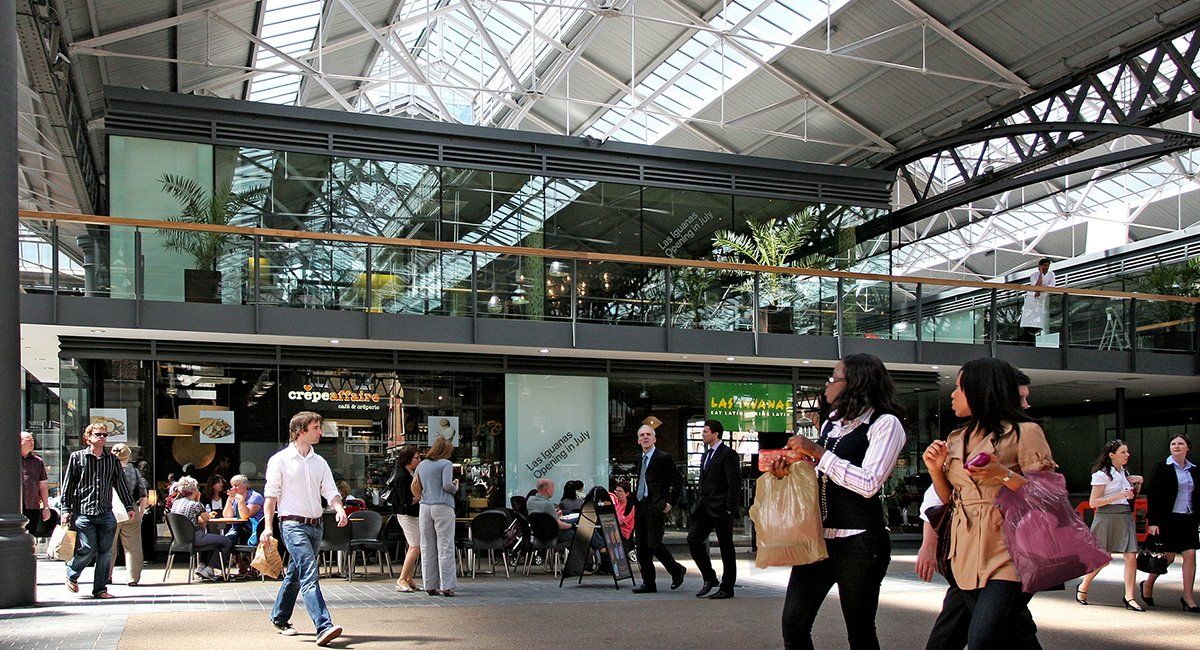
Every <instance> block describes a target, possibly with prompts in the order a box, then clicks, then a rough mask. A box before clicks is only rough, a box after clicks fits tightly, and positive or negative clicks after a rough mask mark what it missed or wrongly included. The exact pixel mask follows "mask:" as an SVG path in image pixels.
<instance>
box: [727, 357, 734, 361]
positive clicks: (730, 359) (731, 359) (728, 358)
mask: <svg viewBox="0 0 1200 650" xmlns="http://www.w3.org/2000/svg"><path fill="white" fill-rule="evenodd" d="M725 360H726V361H737V357H725Z"/></svg>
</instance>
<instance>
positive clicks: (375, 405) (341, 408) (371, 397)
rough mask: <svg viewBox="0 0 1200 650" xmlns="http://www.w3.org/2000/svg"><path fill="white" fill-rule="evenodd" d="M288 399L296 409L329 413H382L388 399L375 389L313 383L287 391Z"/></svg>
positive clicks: (376, 414)
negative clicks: (332, 388)
mask: <svg viewBox="0 0 1200 650" xmlns="http://www.w3.org/2000/svg"><path fill="white" fill-rule="evenodd" d="M285 396H286V397H287V399H288V400H289V401H290V402H292V404H290V405H289V406H291V407H292V408H293V409H296V410H309V411H316V412H318V413H322V414H329V413H357V414H361V415H364V416H365V415H375V416H378V415H379V414H381V413H382V411H383V407H384V406H386V403H387V401H386V399H384V398H382V397H380V396H379V394H378V393H375V392H374V391H366V390H328V389H323V388H322V387H320V386H314V385H312V384H307V383H306V384H303V385H301V386H298V387H297V390H290V391H287V393H286V394H285Z"/></svg>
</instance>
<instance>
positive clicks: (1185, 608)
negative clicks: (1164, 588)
mask: <svg viewBox="0 0 1200 650" xmlns="http://www.w3.org/2000/svg"><path fill="white" fill-rule="evenodd" d="M1179 604H1180V605H1183V611H1185V612H1200V607H1192V606H1191V605H1189V604H1187V601H1186V600H1184V599H1182V598H1180V599H1179Z"/></svg>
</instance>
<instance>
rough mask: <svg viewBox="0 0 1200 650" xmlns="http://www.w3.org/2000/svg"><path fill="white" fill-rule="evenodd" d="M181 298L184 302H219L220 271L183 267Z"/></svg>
mask: <svg viewBox="0 0 1200 650" xmlns="http://www.w3.org/2000/svg"><path fill="white" fill-rule="evenodd" d="M183 299H184V301H186V302H212V303H219V302H221V272H220V271H209V270H207V269H184V270H183Z"/></svg>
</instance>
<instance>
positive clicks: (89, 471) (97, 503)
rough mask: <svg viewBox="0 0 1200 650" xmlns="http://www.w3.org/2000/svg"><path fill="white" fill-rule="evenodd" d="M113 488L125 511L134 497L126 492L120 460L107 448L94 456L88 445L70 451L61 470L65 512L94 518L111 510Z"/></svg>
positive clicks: (127, 487)
mask: <svg viewBox="0 0 1200 650" xmlns="http://www.w3.org/2000/svg"><path fill="white" fill-rule="evenodd" d="M113 490H116V491H117V496H118V497H120V499H121V503H122V504H124V505H125V509H126V510H133V509H134V508H135V507H136V506H137V500H136V499H134V498H133V495H132V494H131V493H130V492H129V486H128V485H127V484H126V483H125V475H124V473H123V472H122V471H121V461H119V460H117V457H116V456H114V455H113V454H112V452H110V451H109V450H107V449H105V450H104V453H103V454H101V455H99V456H97V455H95V454H93V453H92V450H91V449H90V448H88V447H85V448H83V449H80V450H78V451H76V452H73V453H72V454H71V456H70V457H69V458H68V459H67V468H66V469H65V470H63V482H62V500H61V507H62V509H63V511H64V512H70V513H73V514H76V515H87V516H89V517H94V516H96V515H102V514H104V513H106V512H112V510H113V502H112V501H113V498H112V495H113Z"/></svg>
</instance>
